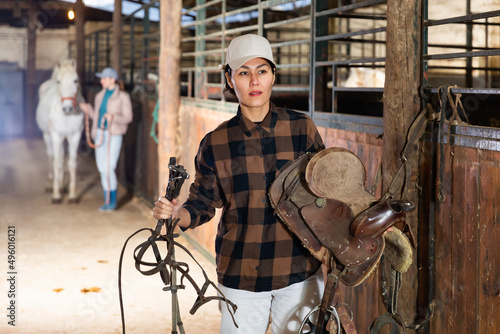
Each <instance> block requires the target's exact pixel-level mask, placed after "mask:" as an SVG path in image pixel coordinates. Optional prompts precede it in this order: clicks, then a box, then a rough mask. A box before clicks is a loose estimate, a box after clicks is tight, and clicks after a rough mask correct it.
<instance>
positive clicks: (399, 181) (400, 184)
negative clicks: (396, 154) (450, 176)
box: [381, 104, 433, 201]
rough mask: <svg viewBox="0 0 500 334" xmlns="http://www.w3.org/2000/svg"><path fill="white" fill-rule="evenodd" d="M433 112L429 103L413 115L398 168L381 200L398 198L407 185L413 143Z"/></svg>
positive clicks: (420, 134) (413, 149) (423, 129)
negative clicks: (413, 118)
mask: <svg viewBox="0 0 500 334" xmlns="http://www.w3.org/2000/svg"><path fill="white" fill-rule="evenodd" d="M431 112H432V113H433V110H432V107H431V105H430V104H427V106H426V107H425V108H424V109H423V110H422V111H421V112H420V113H419V114H418V115H417V117H415V120H414V121H413V122H412V124H411V125H410V128H409V129H408V133H407V135H406V143H405V146H404V147H403V150H402V151H401V154H400V156H401V160H402V163H401V164H400V165H399V168H398V170H397V172H396V175H395V176H394V178H393V179H392V182H391V185H390V186H389V188H388V189H387V192H386V193H385V195H384V196H382V198H381V201H383V200H386V199H390V198H398V199H400V198H401V197H402V196H401V195H402V191H403V189H404V188H405V187H407V186H408V184H409V183H408V179H409V177H410V174H411V173H410V167H411V166H410V164H411V163H410V162H409V161H411V160H412V158H413V156H414V153H415V148H414V147H415V145H416V144H417V143H418V141H419V140H420V138H421V137H422V135H423V134H424V132H425V127H426V126H427V122H428V118H429V114H430V113H431Z"/></svg>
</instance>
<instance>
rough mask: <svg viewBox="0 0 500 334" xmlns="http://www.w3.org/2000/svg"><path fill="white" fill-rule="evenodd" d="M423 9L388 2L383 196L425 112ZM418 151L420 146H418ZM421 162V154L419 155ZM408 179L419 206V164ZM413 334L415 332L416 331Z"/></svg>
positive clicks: (414, 271)
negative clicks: (413, 126) (416, 122)
mask: <svg viewBox="0 0 500 334" xmlns="http://www.w3.org/2000/svg"><path fill="white" fill-rule="evenodd" d="M421 6H422V0H408V1H401V0H388V1H387V44H386V64H387V65H386V76H385V89H384V137H383V138H384V152H383V157H382V159H383V160H382V162H383V163H382V173H383V193H385V191H387V189H388V187H389V186H390V184H391V181H392V179H393V177H394V176H395V175H396V171H397V169H398V167H399V165H400V164H401V160H400V153H401V151H402V150H403V146H404V144H405V140H406V133H407V131H408V128H409V127H410V124H411V123H412V121H413V120H414V118H415V117H416V115H417V114H418V113H419V111H420V109H421V105H420V104H421V101H420V97H419V86H420V78H421V50H420V48H421V43H420V42H421V31H422V27H421ZM414 149H415V150H417V148H416V147H414ZM415 157H416V159H418V156H417V154H415ZM411 163H412V164H411V165H410V166H412V167H413V168H412V169H411V176H410V177H409V178H407V180H409V181H410V182H409V184H407V187H406V188H405V190H404V192H403V194H402V198H405V199H408V200H410V201H412V202H413V203H415V204H416V205H417V204H418V191H417V188H416V179H417V175H418V164H417V163H415V161H411ZM417 212H418V208H417V209H416V210H415V211H413V212H411V213H410V214H408V222H409V224H410V226H411V228H412V231H413V233H414V234H415V237H416V239H415V240H418V236H417V232H418V215H417ZM417 267H418V266H417V256H416V253H414V256H413V265H412V266H411V267H410V269H409V270H408V272H407V273H405V274H404V275H403V286H402V288H401V293H400V295H399V296H400V298H399V313H400V314H401V316H402V318H403V319H404V320H405V321H406V322H409V323H411V322H413V321H414V320H415V318H416V308H417V306H416V305H417V303H416V300H417V290H418V281H417V280H416V277H417V276H418V268H417ZM412 332H413V331H412Z"/></svg>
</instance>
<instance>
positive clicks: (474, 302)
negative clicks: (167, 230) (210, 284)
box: [178, 99, 500, 333]
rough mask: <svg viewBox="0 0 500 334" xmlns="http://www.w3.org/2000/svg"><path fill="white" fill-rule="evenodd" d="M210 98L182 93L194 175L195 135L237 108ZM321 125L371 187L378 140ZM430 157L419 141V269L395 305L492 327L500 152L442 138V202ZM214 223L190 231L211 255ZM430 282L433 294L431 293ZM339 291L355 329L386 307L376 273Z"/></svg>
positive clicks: (459, 329)
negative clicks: (354, 159)
mask: <svg viewBox="0 0 500 334" xmlns="http://www.w3.org/2000/svg"><path fill="white" fill-rule="evenodd" d="M209 104H210V102H208V106H207V102H206V101H203V102H202V101H197V100H193V99H184V100H183V101H182V105H181V122H180V123H181V131H180V133H179V144H180V148H181V149H180V150H179V152H178V153H179V159H178V163H180V164H182V165H183V166H184V167H186V169H187V170H188V172H189V173H190V175H191V176H192V177H194V167H193V166H194V156H195V155H196V152H197V148H198V145H199V142H200V140H201V139H202V138H203V136H204V135H205V134H206V133H207V132H208V131H211V130H213V129H214V128H215V127H216V126H217V125H218V124H220V123H221V122H223V121H224V120H226V119H229V118H231V117H233V116H234V112H235V110H236V108H237V106H236V104H234V105H229V107H228V104H221V103H220V102H214V103H213V105H212V106H210V105H209ZM319 131H320V133H321V135H322V137H323V140H324V142H325V145H326V146H327V147H331V146H339V147H344V148H347V149H349V150H351V151H353V152H354V153H355V154H357V155H358V156H359V157H360V159H361V160H362V161H363V163H364V164H365V166H366V168H367V171H368V180H367V185H368V188H369V187H371V186H372V184H373V180H374V175H375V173H376V171H377V168H378V166H379V164H380V161H381V158H382V147H383V142H382V139H380V138H377V137H376V136H375V135H370V134H365V133H356V132H349V131H344V130H337V129H331V128H323V127H319ZM436 146H437V145H436ZM433 156H434V158H435V157H436V156H437V157H439V154H438V151H433V150H432V146H431V145H430V144H429V143H425V145H422V149H421V150H420V158H419V159H420V165H419V166H420V173H421V174H420V177H419V180H418V187H419V188H420V189H419V201H420V202H421V203H420V206H421V208H420V214H419V226H418V231H414V232H415V233H416V234H417V235H418V236H419V237H418V239H417V241H418V247H417V251H416V252H415V256H414V264H413V266H418V268H417V269H418V275H417V277H410V276H409V275H403V285H402V288H401V292H400V298H399V302H400V305H408V304H409V305H413V304H414V305H415V308H416V309H418V315H419V316H420V317H421V318H423V317H424V316H425V314H426V312H427V306H428V305H429V303H430V302H432V303H433V305H434V316H433V317H432V318H431V321H430V324H429V325H428V326H427V327H425V328H426V330H427V332H430V333H496V326H498V325H500V316H499V315H498V311H499V310H500V297H499V296H500V283H499V282H500V274H499V272H500V271H499V270H498V269H497V268H498V264H499V263H500V252H499V249H498V248H499V246H498V244H499V241H500V227H499V226H500V213H499V210H500V209H499V208H500V188H499V187H498V185H499V182H500V152H499V151H486V150H479V149H474V148H467V147H459V146H453V147H451V148H450V147H449V146H448V145H445V154H444V156H445V159H444V165H443V167H444V173H443V174H442V175H443V182H442V189H441V192H442V194H444V197H443V201H442V202H439V200H438V199H437V198H438V197H436V196H434V194H433V192H432V191H433V189H434V188H433V182H432V181H431V177H432V175H431V172H432V171H433V169H437V170H438V169H439V166H440V163H439V159H438V160H437V161H436V164H434V165H433V164H432V161H433V160H432V159H433ZM435 172H436V171H435ZM191 182H192V179H190V180H187V182H186V185H185V186H184V187H183V190H182V193H181V198H185V196H186V195H187V191H188V188H189V185H190V183H191ZM377 189H378V190H377V193H376V196H380V186H379V187H378V188H377ZM436 191H437V189H436ZM433 198H436V203H433ZM432 208H435V221H434V225H435V230H434V233H435V238H434V240H435V261H434V262H433V263H434V267H435V274H434V275H433V279H430V278H429V263H428V258H429V254H430V252H429V240H428V239H429V237H430V235H431V234H430V233H429V224H430V223H429V217H430V216H431V215H430V214H429V213H430V210H431V209H432ZM415 214H416V213H415ZM217 223H218V216H216V217H215V218H214V219H213V220H212V221H211V222H209V223H207V224H206V226H204V227H201V228H197V229H194V230H190V231H189V232H188V233H189V235H190V237H192V238H194V239H195V240H196V241H197V242H198V243H199V244H200V245H202V247H204V248H205V249H206V250H208V252H209V253H210V254H212V255H214V236H215V233H216V229H217ZM417 262H418V263H417ZM431 281H432V282H431ZM432 284H434V286H433V288H434V296H433V299H432V300H428V299H427V298H426V297H427V294H428V292H429V289H430V287H431V286H432ZM415 288H417V289H418V292H419V295H420V297H419V301H418V305H417V301H408V300H406V297H405V296H406V295H408V292H409V291H412V289H415ZM341 293H342V297H343V299H344V301H345V302H346V303H348V304H349V305H350V307H351V308H352V310H353V312H354V315H355V322H356V326H357V329H358V333H367V332H368V327H369V325H370V324H371V323H372V322H373V320H374V319H375V318H376V317H377V316H379V315H381V314H383V313H385V312H386V310H385V309H384V308H383V306H381V305H383V304H381V293H380V273H379V272H378V273H377V274H376V275H374V276H371V277H370V278H369V279H368V280H367V281H365V282H363V283H362V284H361V285H360V286H358V287H354V288H351V287H342V288H341ZM410 295H411V294H410ZM399 311H400V313H401V315H402V316H403V319H404V321H405V322H407V323H412V322H413V321H415V320H416V319H410V318H409V316H406V314H407V313H408V314H414V311H413V310H404V309H401V308H400V309H399ZM410 332H412V331H410ZM413 332H414V331H413Z"/></svg>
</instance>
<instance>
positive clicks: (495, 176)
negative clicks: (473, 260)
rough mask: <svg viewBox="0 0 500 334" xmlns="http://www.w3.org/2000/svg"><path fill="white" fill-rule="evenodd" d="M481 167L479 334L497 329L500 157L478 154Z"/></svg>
mask: <svg viewBox="0 0 500 334" xmlns="http://www.w3.org/2000/svg"><path fill="white" fill-rule="evenodd" d="M479 152H480V159H479V161H480V163H481V180H480V182H481V185H480V187H481V188H480V195H479V196H480V202H479V206H480V217H481V221H480V226H479V228H480V230H479V231H480V233H479V240H480V242H479V252H478V254H479V256H478V258H479V260H478V263H479V268H478V277H479V278H480V282H479V283H478V316H477V319H478V331H477V332H478V333H497V332H498V328H499V326H500V312H499V311H500V297H499V296H500V283H499V282H500V270H499V269H498V268H499V266H500V249H499V246H498V245H499V244H500V187H499V186H498V185H499V184H500V153H499V152H493V151H479Z"/></svg>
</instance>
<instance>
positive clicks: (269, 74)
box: [153, 34, 324, 334]
mask: <svg viewBox="0 0 500 334" xmlns="http://www.w3.org/2000/svg"><path fill="white" fill-rule="evenodd" d="M226 61H227V64H226V65H225V77H226V89H227V90H229V91H230V92H231V93H233V94H235V95H236V97H237V98H238V101H239V107H238V112H237V114H236V116H235V117H233V118H231V119H230V120H228V121H226V122H224V123H222V124H220V125H219V126H218V127H217V128H216V129H215V130H214V131H212V132H210V133H208V134H207V135H206V136H205V138H203V140H202V141H201V143H200V147H199V150H198V154H197V155H196V159H195V166H196V175H195V180H194V182H193V184H192V185H191V187H190V190H189V197H188V199H187V200H186V202H184V203H183V204H181V203H179V202H178V201H176V200H173V201H172V203H170V202H169V201H168V200H167V199H166V198H164V197H161V198H160V199H159V200H158V202H156V203H155V208H154V210H153V217H154V218H156V219H167V218H170V217H171V216H172V217H174V218H180V221H179V223H178V224H179V226H180V227H181V229H183V230H187V229H191V228H195V227H198V226H200V225H202V224H204V223H206V222H208V221H209V220H210V219H211V218H212V217H213V216H214V214H215V209H216V208H222V216H221V220H220V222H219V225H218V231H217V237H216V240H215V250H216V262H217V275H218V282H219V288H220V289H221V291H222V292H223V293H224V295H225V296H226V298H228V299H229V300H231V301H233V302H234V303H236V304H237V306H238V309H237V311H236V313H235V319H236V322H237V323H238V326H239V328H236V327H235V326H234V324H233V322H232V319H231V316H230V314H229V313H228V310H227V308H226V307H225V305H220V309H221V313H222V320H221V329H220V333H249V334H259V333H265V332H266V330H267V328H268V325H269V320H270V318H271V321H272V324H271V328H272V332H273V334H274V333H275V334H278V333H280V334H282V333H296V332H297V331H298V328H299V326H300V324H301V322H302V319H303V318H304V317H305V315H306V314H307V313H308V312H309V311H310V310H311V309H312V308H313V307H315V306H316V305H318V304H319V303H320V300H321V296H322V293H323V287H324V284H323V277H322V273H321V270H319V268H320V263H319V261H317V260H316V259H315V258H314V257H313V256H312V255H311V254H310V253H309V252H308V251H307V249H306V248H305V247H303V246H302V244H301V242H300V241H299V240H298V239H297V238H296V237H295V236H294V235H293V233H292V232H290V231H289V230H288V229H287V228H286V227H285V225H284V224H283V223H282V222H281V221H280V220H279V218H277V216H276V215H275V214H274V210H273V208H272V206H271V204H270V202H269V199H268V196H267V193H268V190H269V187H270V185H271V183H272V182H273V180H274V179H275V176H276V173H277V172H278V171H279V170H280V169H281V168H282V167H283V166H284V165H285V164H286V163H287V162H289V161H293V160H295V159H297V158H298V157H299V156H301V155H303V154H305V153H306V152H316V151H318V150H321V149H323V148H324V144H323V141H322V139H321V136H320V135H319V133H318V130H317V128H316V126H315V125H314V123H313V121H312V120H311V118H310V117H308V116H307V115H305V114H302V113H299V112H296V111H292V110H289V109H283V108H278V107H276V106H275V105H274V104H273V103H271V102H270V97H271V91H272V86H273V84H274V81H275V78H276V76H275V75H276V64H275V62H274V60H273V55H272V49H271V46H270V44H269V42H268V41H267V39H265V38H264V37H261V36H258V35H252V34H249V35H244V36H240V37H237V38H235V39H233V40H232V41H231V43H230V45H229V46H228V49H227V56H226Z"/></svg>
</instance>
